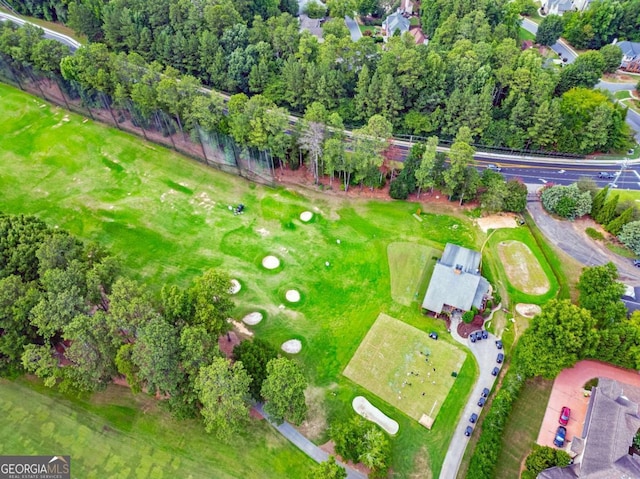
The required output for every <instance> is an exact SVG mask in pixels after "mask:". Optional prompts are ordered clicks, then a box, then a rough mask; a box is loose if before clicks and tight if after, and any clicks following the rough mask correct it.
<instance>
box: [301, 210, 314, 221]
mask: <svg viewBox="0 0 640 479" xmlns="http://www.w3.org/2000/svg"><path fill="white" fill-rule="evenodd" d="M311 218H313V213H312V212H311V211H303V212H302V213H300V221H304V222H305V223H307V222H309V221H311Z"/></svg>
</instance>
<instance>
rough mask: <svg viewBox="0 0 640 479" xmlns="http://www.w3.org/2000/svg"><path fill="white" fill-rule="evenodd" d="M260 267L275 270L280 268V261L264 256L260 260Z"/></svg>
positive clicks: (273, 257)
mask: <svg viewBox="0 0 640 479" xmlns="http://www.w3.org/2000/svg"><path fill="white" fill-rule="evenodd" d="M262 266H264V267H265V268H267V269H276V268H277V267H278V266H280V260H279V259H278V258H276V257H275V256H265V257H264V258H263V259H262Z"/></svg>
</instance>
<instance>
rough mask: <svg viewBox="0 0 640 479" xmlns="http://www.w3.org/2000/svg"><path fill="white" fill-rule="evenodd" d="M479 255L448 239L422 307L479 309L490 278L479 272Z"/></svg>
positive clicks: (432, 308) (428, 308)
mask: <svg viewBox="0 0 640 479" xmlns="http://www.w3.org/2000/svg"><path fill="white" fill-rule="evenodd" d="M481 259H482V256H481V255H480V253H479V252H478V251H474V250H471V249H468V248H463V247H462V246H458V245H454V244H451V243H447V245H446V246H445V248H444V253H442V258H440V259H439V260H438V262H437V263H436V265H435V268H434V270H433V275H432V276H431V281H430V282H429V287H428V288H427V294H426V295H425V297H424V301H423V302H422V308H423V309H426V310H427V311H433V312H434V313H437V314H440V313H441V312H442V311H443V310H448V311H451V310H460V311H469V310H470V309H471V308H472V307H473V306H475V307H476V308H478V309H482V307H483V303H484V300H485V298H486V296H487V295H488V294H489V290H490V286H489V282H488V281H487V280H486V279H485V278H483V277H482V276H481V275H480V260H481Z"/></svg>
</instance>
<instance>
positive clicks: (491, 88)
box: [68, 0, 628, 153]
mask: <svg viewBox="0 0 640 479" xmlns="http://www.w3.org/2000/svg"><path fill="white" fill-rule="evenodd" d="M348 3H349V2H346V4H348ZM369 3H370V2H369ZM382 4H383V2H373V5H370V4H367V2H354V5H352V6H350V7H348V8H354V7H355V8H356V9H360V10H361V11H373V10H375V9H376V8H378V7H380V6H381V5H382ZM72 5H75V7H74V8H84V9H87V10H89V13H90V12H95V11H96V9H98V10H99V11H100V17H99V18H100V19H101V22H102V23H101V25H100V31H99V32H98V33H95V32H94V31H93V30H94V25H84V26H76V27H75V28H79V29H80V31H82V32H83V33H85V34H87V35H88V36H89V37H90V38H92V39H94V40H96V39H98V40H100V41H102V42H104V44H105V45H106V46H107V48H108V49H109V51H112V52H114V53H123V54H127V55H131V54H133V53H137V54H138V55H139V56H135V57H132V62H133V63H134V64H135V65H137V66H141V67H142V63H147V64H148V63H151V62H158V63H159V64H160V65H162V67H159V66H158V67H155V68H151V69H152V70H154V71H155V72H159V71H163V70H165V69H166V68H167V67H172V68H173V69H175V71H177V72H179V73H180V74H184V75H191V76H192V77H195V78H198V79H199V80H201V81H202V82H203V84H205V85H209V86H211V87H213V88H215V89H218V90H222V91H227V92H230V93H245V94H247V95H249V94H251V95H258V94H260V95H262V96H263V97H265V98H266V99H268V100H269V101H271V102H273V103H274V104H275V105H277V106H279V107H283V108H287V109H288V110H290V111H292V112H294V113H297V114H303V113H304V112H305V111H306V110H307V108H308V107H310V105H312V104H313V103H314V102H317V103H319V104H320V105H322V106H323V107H324V108H325V109H326V110H327V112H329V113H330V114H331V113H337V114H338V115H339V116H340V118H341V119H342V121H343V122H344V123H345V124H347V125H355V126H358V125H365V124H367V123H368V120H369V118H370V117H372V116H374V115H381V116H383V117H384V118H385V119H386V120H387V121H389V122H390V123H391V125H392V126H393V131H395V132H396V133H411V134H420V135H425V136H426V135H438V136H439V137H440V138H442V139H453V138H454V137H455V136H456V134H457V133H458V130H459V129H460V128H461V127H463V126H466V127H468V128H469V129H470V131H471V138H472V140H473V142H476V143H482V144H485V145H488V146H505V147H510V148H532V149H545V150H556V151H563V152H575V153H585V152H592V151H596V150H598V149H601V150H602V149H612V148H620V147H624V146H625V145H626V141H627V137H628V130H627V128H626V126H625V124H624V121H622V122H620V121H618V116H621V117H622V120H624V110H623V108H622V107H619V106H615V105H614V104H613V103H612V102H611V101H610V100H609V99H608V98H606V97H605V98H603V99H600V100H599V103H602V104H603V105H607V106H606V107H604V106H603V108H602V111H599V112H598V114H597V115H596V114H595V113H594V112H593V111H591V110H590V111H588V112H587V115H589V118H588V120H587V121H589V120H590V117H591V116H592V115H593V116H598V115H599V116H598V121H600V122H601V123H603V124H605V123H606V127H605V128H602V129H601V130H600V131H603V132H605V134H604V138H600V139H599V141H598V142H585V143H577V142H576V141H575V140H574V138H573V136H572V134H571V133H572V132H575V131H581V130H580V128H581V126H582V125H580V124H579V123H580V118H576V117H575V116H573V115H571V114H570V111H571V108H573V107H574V105H572V104H571V103H572V101H574V100H572V99H571V98H565V94H566V92H568V91H569V90H571V89H572V88H574V87H587V88H591V87H593V85H595V83H596V81H597V78H596V81H592V78H591V76H589V75H588V74H587V73H588V70H589V68H590V67H591V66H592V65H591V63H589V64H588V65H583V67H582V68H577V67H576V68H570V69H568V73H564V72H565V70H563V71H562V72H559V71H558V70H556V69H555V68H554V67H545V66H543V58H542V57H541V56H540V55H539V54H538V53H537V51H535V50H528V51H525V52H522V51H521V50H520V48H519V46H518V43H517V42H518V40H517V38H518V28H519V17H518V11H519V10H522V8H523V7H522V5H519V4H518V3H514V4H511V3H509V2H506V1H504V0H501V1H498V2H496V1H492V2H489V1H481V2H478V1H470V0H458V1H456V2H450V1H444V0H433V1H430V2H425V3H424V5H423V7H422V8H423V12H422V13H423V17H422V20H423V27H424V29H425V31H426V33H427V34H428V35H429V36H430V38H431V41H430V43H429V45H428V46H425V45H418V46H416V45H415V44H414V43H413V40H412V39H411V38H410V37H407V38H399V37H395V38H392V39H391V41H390V42H389V43H388V44H387V45H386V48H385V49H380V48H379V46H378V45H376V44H375V42H374V41H373V39H372V38H370V37H363V38H362V39H360V40H359V41H358V42H356V43H353V42H352V41H351V39H350V36H349V32H348V30H347V29H346V27H345V25H344V23H343V22H342V20H341V19H336V20H330V21H328V22H326V23H325V24H324V26H323V29H324V37H325V41H324V42H323V43H319V42H318V40H317V39H316V38H315V37H313V36H312V35H310V34H309V33H308V32H302V33H300V32H299V31H298V29H299V27H298V21H297V19H296V18H295V17H293V16H292V14H294V13H295V12H296V9H297V4H296V3H295V2H293V4H291V2H289V1H286V0H283V1H281V2H278V1H275V0H268V1H267V0H265V1H257V2H228V1H225V2H220V1H217V0H216V1H213V0H207V1H203V2H189V1H185V0H161V1H158V2H149V1H146V0H144V1H143V0H111V1H108V2H105V3H103V2H100V1H97V0H82V1H78V2H77V3H71V4H69V9H68V10H72V8H71V6H72ZM340 5H342V4H340ZM374 5H375V8H372V7H374ZM343 6H344V5H342V6H341V7H340V8H342V7H343ZM389 6H390V5H389ZM329 8H330V10H331V9H332V8H333V10H335V12H334V15H338V14H339V13H342V14H343V13H344V12H342V11H340V12H338V10H339V8H338V5H337V4H336V5H332V4H330V5H329ZM385 8H386V7H385ZM89 13H87V14H86V15H83V16H82V18H83V19H89V20H90V19H91V18H92V14H89ZM72 26H73V25H72ZM125 58H126V57H125ZM133 58H135V59H136V60H137V61H133ZM145 68H149V66H148V65H146V66H145ZM94 79H95V78H94ZM91 86H92V87H99V86H100V84H99V83H97V84H92V85H91ZM612 111H615V112H616V113H615V114H616V115H617V116H616V118H612V115H613V113H612Z"/></svg>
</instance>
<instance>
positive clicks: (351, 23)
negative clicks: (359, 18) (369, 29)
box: [344, 17, 362, 42]
mask: <svg viewBox="0 0 640 479" xmlns="http://www.w3.org/2000/svg"><path fill="white" fill-rule="evenodd" d="M344 23H345V25H346V26H347V28H348V29H349V33H350V34H351V41H352V42H357V41H358V40H360V39H361V38H362V32H361V31H360V27H359V26H358V23H357V22H356V21H355V20H354V19H353V18H351V17H344Z"/></svg>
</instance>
